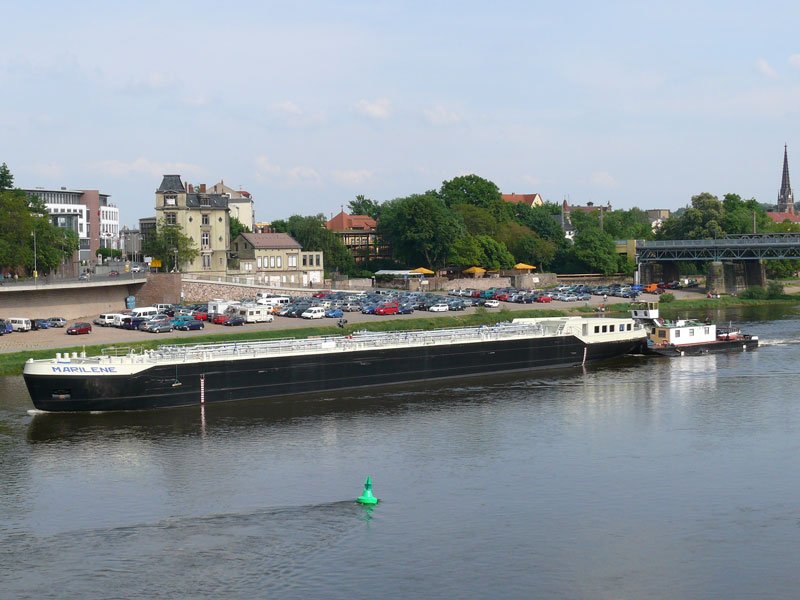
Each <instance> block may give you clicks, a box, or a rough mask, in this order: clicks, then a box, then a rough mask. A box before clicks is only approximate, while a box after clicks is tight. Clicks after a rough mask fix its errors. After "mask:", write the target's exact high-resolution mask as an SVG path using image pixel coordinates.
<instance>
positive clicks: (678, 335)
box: [675, 329, 681, 338]
mask: <svg viewBox="0 0 800 600" xmlns="http://www.w3.org/2000/svg"><path fill="white" fill-rule="evenodd" d="M675 337H676V338H679V337H681V330H680V329H676V330H675Z"/></svg>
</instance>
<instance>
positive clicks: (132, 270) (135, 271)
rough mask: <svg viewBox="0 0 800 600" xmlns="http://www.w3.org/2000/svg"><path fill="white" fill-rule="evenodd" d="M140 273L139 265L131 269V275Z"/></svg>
mask: <svg viewBox="0 0 800 600" xmlns="http://www.w3.org/2000/svg"><path fill="white" fill-rule="evenodd" d="M141 271H142V267H140V266H139V265H133V266H132V267H131V273H141Z"/></svg>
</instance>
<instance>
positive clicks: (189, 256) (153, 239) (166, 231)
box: [143, 220, 199, 270]
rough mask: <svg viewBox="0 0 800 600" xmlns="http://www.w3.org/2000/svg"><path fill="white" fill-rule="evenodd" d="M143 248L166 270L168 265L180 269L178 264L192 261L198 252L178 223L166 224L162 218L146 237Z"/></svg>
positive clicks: (172, 268)
mask: <svg viewBox="0 0 800 600" xmlns="http://www.w3.org/2000/svg"><path fill="white" fill-rule="evenodd" d="M143 250H144V253H145V254H149V255H150V256H152V257H153V258H157V259H159V260H160V261H161V264H162V265H163V266H164V269H166V270H170V269H168V267H169V266H170V265H171V270H180V265H182V264H186V263H189V262H192V261H193V260H194V259H195V258H197V256H198V254H199V251H198V250H197V246H196V245H195V243H194V240H193V239H192V238H191V237H189V236H188V235H186V234H185V233H183V228H182V227H181V226H180V225H167V224H166V223H165V222H164V221H163V220H161V221H159V223H158V227H156V231H155V233H154V234H152V235H149V236H148V237H147V239H146V240H145V243H144V248H143ZM176 251H177V253H176ZM176 261H177V262H176Z"/></svg>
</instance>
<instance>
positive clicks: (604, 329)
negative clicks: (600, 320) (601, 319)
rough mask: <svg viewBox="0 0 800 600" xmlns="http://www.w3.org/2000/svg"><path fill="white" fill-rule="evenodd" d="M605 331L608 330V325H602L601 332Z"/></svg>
mask: <svg viewBox="0 0 800 600" xmlns="http://www.w3.org/2000/svg"><path fill="white" fill-rule="evenodd" d="M607 331H608V325H603V333H606V332H607Z"/></svg>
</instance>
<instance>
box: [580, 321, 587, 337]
mask: <svg viewBox="0 0 800 600" xmlns="http://www.w3.org/2000/svg"><path fill="white" fill-rule="evenodd" d="M588 333H589V326H588V325H587V324H586V323H584V324H583V327H581V334H582V335H587V334H588Z"/></svg>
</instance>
